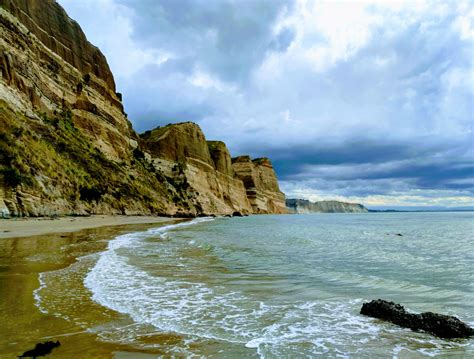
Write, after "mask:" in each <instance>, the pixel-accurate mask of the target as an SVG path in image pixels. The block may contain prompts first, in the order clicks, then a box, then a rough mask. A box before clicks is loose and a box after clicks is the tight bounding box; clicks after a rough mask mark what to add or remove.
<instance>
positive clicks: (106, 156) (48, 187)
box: [0, 0, 279, 216]
mask: <svg viewBox="0 0 474 359" xmlns="http://www.w3.org/2000/svg"><path fill="white" fill-rule="evenodd" d="M0 71H1V78H0V120H1V121H0V215H1V216H7V215H14V216H45V215H47V216H50V215H65V214H82V215H85V214H92V213H94V214H99V213H101V214H160V215H176V214H177V215H184V216H195V215H202V214H227V213H232V212H234V211H240V212H243V213H254V212H260V211H255V210H254V207H253V205H252V204H251V200H250V199H249V198H248V195H247V189H246V188H245V186H244V183H243V182H242V181H241V180H240V178H239V177H237V176H236V175H235V173H234V169H233V168H232V167H233V166H232V161H231V158H230V154H229V151H228V150H227V147H226V146H225V144H224V143H222V142H207V141H206V139H205V137H204V134H203V133H202V131H201V130H200V129H199V127H198V126H197V125H195V124H192V123H183V124H177V125H171V126H166V127H163V128H158V129H155V130H153V131H148V132H147V133H146V134H145V135H143V136H142V137H140V136H138V135H137V134H136V133H135V131H134V130H133V128H132V126H131V123H130V122H129V120H128V119H127V115H126V114H125V112H124V109H123V105H122V96H121V95H120V94H119V93H117V92H116V89H115V82H114V78H113V75H112V73H111V71H110V69H109V66H108V64H107V61H106V59H105V57H104V56H103V55H102V53H101V52H100V51H99V49H97V48H96V47H95V46H93V45H92V44H90V43H89V42H88V41H87V39H86V37H85V35H84V33H83V32H82V30H81V28H80V26H79V25H78V24H77V23H76V22H75V21H73V20H71V19H70V18H69V17H68V15H67V14H66V12H65V11H64V10H63V9H62V8H61V6H59V5H58V4H57V3H56V2H55V1H54V0H0ZM256 173H257V172H256ZM273 176H274V173H273ZM275 180H276V179H275ZM270 192H271V191H267V192H265V193H267V194H268V195H270V196H274V194H273V193H270ZM278 192H279V191H278ZM265 195H266V194H265ZM268 212H269V211H268V210H267V212H266V213H268Z"/></svg>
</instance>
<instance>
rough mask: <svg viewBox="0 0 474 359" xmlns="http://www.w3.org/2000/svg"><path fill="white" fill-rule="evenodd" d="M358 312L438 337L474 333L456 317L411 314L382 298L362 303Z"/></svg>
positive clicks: (464, 335)
mask: <svg viewBox="0 0 474 359" xmlns="http://www.w3.org/2000/svg"><path fill="white" fill-rule="evenodd" d="M360 314H363V315H367V316H369V317H374V318H378V319H382V320H386V321H389V322H392V323H394V324H397V325H399V326H401V327H404V328H410V329H412V330H424V331H425V332H428V333H430V334H433V335H436V336H438V337H440V338H468V337H470V336H473V335H474V329H473V328H471V327H469V326H468V325H467V324H466V323H463V322H462V321H460V320H459V319H458V318H456V317H453V316H449V315H443V314H437V313H431V312H426V313H421V314H413V313H409V312H407V311H406V310H405V308H404V307H403V306H401V305H400V304H395V303H393V302H388V301H386V300H382V299H377V300H373V301H371V302H370V303H364V304H363V305H362V309H361V310H360Z"/></svg>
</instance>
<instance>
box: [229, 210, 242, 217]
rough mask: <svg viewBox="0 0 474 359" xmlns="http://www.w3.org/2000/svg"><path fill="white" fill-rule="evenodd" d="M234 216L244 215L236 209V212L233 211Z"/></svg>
mask: <svg viewBox="0 0 474 359" xmlns="http://www.w3.org/2000/svg"><path fill="white" fill-rule="evenodd" d="M232 216H234V217H243V215H242V213H240V212H239V211H235V212H234V213H232Z"/></svg>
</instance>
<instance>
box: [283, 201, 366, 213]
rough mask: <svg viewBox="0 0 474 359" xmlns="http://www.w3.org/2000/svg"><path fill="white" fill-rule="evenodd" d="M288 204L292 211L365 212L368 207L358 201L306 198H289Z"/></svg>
mask: <svg viewBox="0 0 474 359" xmlns="http://www.w3.org/2000/svg"><path fill="white" fill-rule="evenodd" d="M286 206H287V207H288V209H289V210H290V212H292V213H365V212H368V209H367V208H365V207H364V206H363V205H361V204H358V203H347V202H339V201H320V202H310V201H308V200H305V199H287V200H286Z"/></svg>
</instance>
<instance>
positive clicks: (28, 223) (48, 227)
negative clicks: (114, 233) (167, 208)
mask: <svg viewBox="0 0 474 359" xmlns="http://www.w3.org/2000/svg"><path fill="white" fill-rule="evenodd" d="M170 221H173V219H170V218H168V217H154V216H106V215H95V216H90V217H59V218H47V217H40V218H13V219H0V238H18V237H29V236H39V235H43V234H48V233H68V232H76V231H80V230H83V229H90V228H99V227H109V226H121V225H129V224H153V223H162V222H170Z"/></svg>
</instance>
